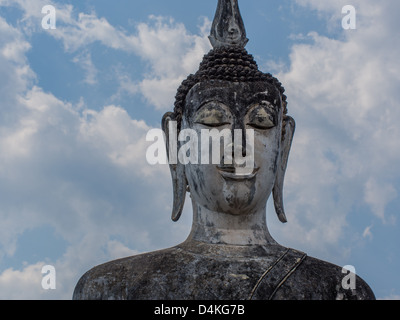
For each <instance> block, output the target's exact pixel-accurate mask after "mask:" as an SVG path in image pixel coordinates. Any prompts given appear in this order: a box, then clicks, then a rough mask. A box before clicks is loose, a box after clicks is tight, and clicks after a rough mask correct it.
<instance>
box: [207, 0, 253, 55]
mask: <svg viewBox="0 0 400 320" xmlns="http://www.w3.org/2000/svg"><path fill="white" fill-rule="evenodd" d="M209 39H210V42H211V45H212V46H213V48H214V49H217V48H220V47H239V48H244V47H245V46H246V44H247V42H248V41H249V39H247V37H246V29H245V27H244V23H243V19H242V16H241V14H240V11H239V5H238V0H218V7H217V12H216V13H215V17H214V21H213V24H212V27H211V34H210V36H209Z"/></svg>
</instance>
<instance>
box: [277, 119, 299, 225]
mask: <svg viewBox="0 0 400 320" xmlns="http://www.w3.org/2000/svg"><path fill="white" fill-rule="evenodd" d="M284 126H285V128H284V130H283V136H282V146H281V155H280V162H279V164H278V168H277V173H276V180H275V185H274V189H273V191H272V192H273V197H274V206H275V212H276V214H277V215H278V218H279V220H280V221H281V222H282V223H286V222H287V218H286V214H285V208H284V206H283V182H284V179H285V173H286V167H287V163H288V159H289V152H290V148H291V146H292V141H293V136H294V131H295V128H296V123H295V121H294V119H293V118H292V117H289V116H287V117H286V119H285V122H284Z"/></svg>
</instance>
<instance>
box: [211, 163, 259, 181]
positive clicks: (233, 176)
mask: <svg viewBox="0 0 400 320" xmlns="http://www.w3.org/2000/svg"><path fill="white" fill-rule="evenodd" d="M217 169H218V171H219V173H220V174H221V176H222V177H223V178H225V179H229V180H238V181H240V180H249V179H253V178H255V176H256V175H257V173H258V170H260V168H255V167H254V168H247V167H234V166H217Z"/></svg>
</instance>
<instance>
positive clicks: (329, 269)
mask: <svg viewBox="0 0 400 320" xmlns="http://www.w3.org/2000/svg"><path fill="white" fill-rule="evenodd" d="M285 296H286V297H289V296H293V297H297V298H296V299H299V298H300V299H304V300H375V295H374V293H373V291H372V289H371V288H370V287H369V285H368V284H367V283H366V282H365V281H364V280H363V279H362V278H361V277H360V276H358V275H356V274H354V273H350V272H349V271H347V270H345V269H343V268H342V267H340V266H337V265H335V264H332V263H329V262H326V261H323V260H320V259H317V258H313V257H309V256H307V258H306V259H304V261H303V262H302V264H301V265H299V267H298V268H297V270H296V272H295V273H293V274H292V275H291V276H290V278H288V279H287V281H286V282H285V283H284V284H283V285H282V287H281V289H280V290H279V291H278V292H277V294H276V297H275V298H277V299H279V298H284V297H285Z"/></svg>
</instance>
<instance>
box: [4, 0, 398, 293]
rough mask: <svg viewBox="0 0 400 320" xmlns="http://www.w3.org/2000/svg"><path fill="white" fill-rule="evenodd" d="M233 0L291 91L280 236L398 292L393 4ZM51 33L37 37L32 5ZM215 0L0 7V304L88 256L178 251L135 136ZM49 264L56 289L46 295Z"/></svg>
mask: <svg viewBox="0 0 400 320" xmlns="http://www.w3.org/2000/svg"><path fill="white" fill-rule="evenodd" d="M348 2H349V1H341V0H335V1H329V2H328V1H317V0H284V1H275V0H271V1H265V0H248V1H241V2H240V3H239V4H240V7H241V12H242V16H243V19H244V22H245V25H246V30H247V36H248V38H249V39H250V42H249V44H248V46H247V49H248V51H249V52H250V53H251V54H253V55H254V56H255V57H256V60H257V62H258V64H259V66H260V68H261V69H262V70H263V71H265V72H271V73H273V74H274V75H275V76H277V77H278V78H279V80H280V81H281V82H282V83H283V85H284V86H285V88H286V91H287V95H288V101H289V106H288V108H289V113H290V115H292V116H293V117H294V118H295V120H296V123H297V131H296V135H295V140H294V144H293V148H292V152H291V155H290V161H289V168H288V172H287V176H286V181H285V203H286V211H287V216H288V220H289V222H288V223H287V224H285V225H282V224H280V223H279V222H278V221H277V219H276V216H275V212H274V209H273V205H272V204H271V203H269V205H268V212H267V219H268V224H269V228H270V231H271V233H272V235H273V236H274V237H275V239H276V240H277V241H278V242H280V243H281V244H283V245H286V246H290V247H293V248H296V249H300V250H303V251H305V252H307V253H308V254H309V255H311V256H314V257H317V258H320V259H324V260H327V261H330V262H333V263H335V264H338V265H341V266H345V265H353V266H354V267H355V268H356V271H357V273H358V274H359V275H360V276H361V277H362V278H364V280H366V281H367V282H368V283H369V284H370V286H371V287H372V289H373V290H374V292H375V294H376V296H377V297H378V298H380V299H400V275H399V273H398V270H399V269H400V255H399V250H398V245H399V244H400V232H399V223H400V222H399V221H398V212H399V209H400V200H399V197H398V195H399V192H400V174H399V170H398V164H399V161H400V148H399V144H400V143H399V138H400V128H399V126H398V124H397V120H396V119H398V118H399V117H400V108H398V103H397V101H398V100H400V94H399V91H398V87H399V84H400V76H399V75H400V65H399V63H398V56H399V53H400V39H399V37H398V31H397V30H399V27H400V25H399V24H400V22H399V20H398V19H397V16H396V13H397V12H399V9H400V4H399V3H398V1H395V0H386V1H381V2H379V3H378V2H376V1H373V0H363V1H361V0H352V1H350V2H352V3H351V4H352V5H353V6H354V7H355V8H356V10H357V29H356V30H344V29H343V28H342V24H341V20H342V18H343V16H344V15H343V14H342V7H343V6H344V5H347V4H350V3H348ZM48 4H51V5H53V6H54V7H55V8H56V13H57V29H55V30H44V29H42V27H41V20H42V18H43V17H44V15H43V14H42V13H41V9H42V7H43V6H45V5H48ZM215 9H216V1H215V0H203V1H183V0H170V1H165V0H150V1H132V0H129V1H128V0H117V1H112V2H111V1H105V0H96V1H94V0H92V1H89V0H88V1H86V0H84V1H50V0H0V73H1V74H2V77H1V79H0V94H1V97H2V99H1V103H0V108H1V114H2V117H1V118H0V150H1V152H0V221H1V223H0V298H1V299H70V298H71V297H72V291H73V288H74V286H75V284H76V282H77V281H78V279H79V277H80V276H81V275H82V274H83V273H84V272H85V271H87V270H88V269H90V268H91V267H93V266H94V265H97V264H100V263H103V262H106V261H109V260H112V259H116V258H119V257H124V256H127V255H132V254H137V253H141V252H147V251H153V250H157V249H161V248H166V247H169V246H173V245H175V244H178V243H179V242H181V241H183V240H184V239H185V238H186V236H187V235H188V232H189V230H190V225H191V214H190V213H191V212H190V206H189V205H187V206H186V207H185V210H184V214H183V216H182V219H181V220H180V221H179V222H178V223H173V222H172V221H171V220H170V211H171V201H172V192H171V182H170V177H169V169H168V168H166V167H165V166H150V165H149V164H148V163H147V162H146V158H145V154H146V148H147V147H148V143H147V142H146V139H145V137H146V133H147V132H148V131H149V130H150V129H151V128H157V127H159V126H160V120H161V117H162V115H163V114H164V113H165V112H166V111H170V110H172V106H173V101H174V96H175V91H176V89H177V87H178V85H179V83H180V82H181V81H182V80H183V79H184V78H185V77H186V76H187V75H188V74H189V73H193V72H195V71H196V70H197V67H198V64H199V62H200V60H201V58H202V56H203V55H204V54H205V53H206V52H207V51H208V50H209V49H210V44H209V42H208V39H207V36H208V34H209V28H210V25H211V21H212V18H213V16H214V13H215ZM46 264H51V265H54V266H55V268H56V270H57V288H56V289H55V290H47V291H46V290H43V289H42V287H41V279H42V274H41V268H42V267H43V266H44V265H46Z"/></svg>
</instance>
